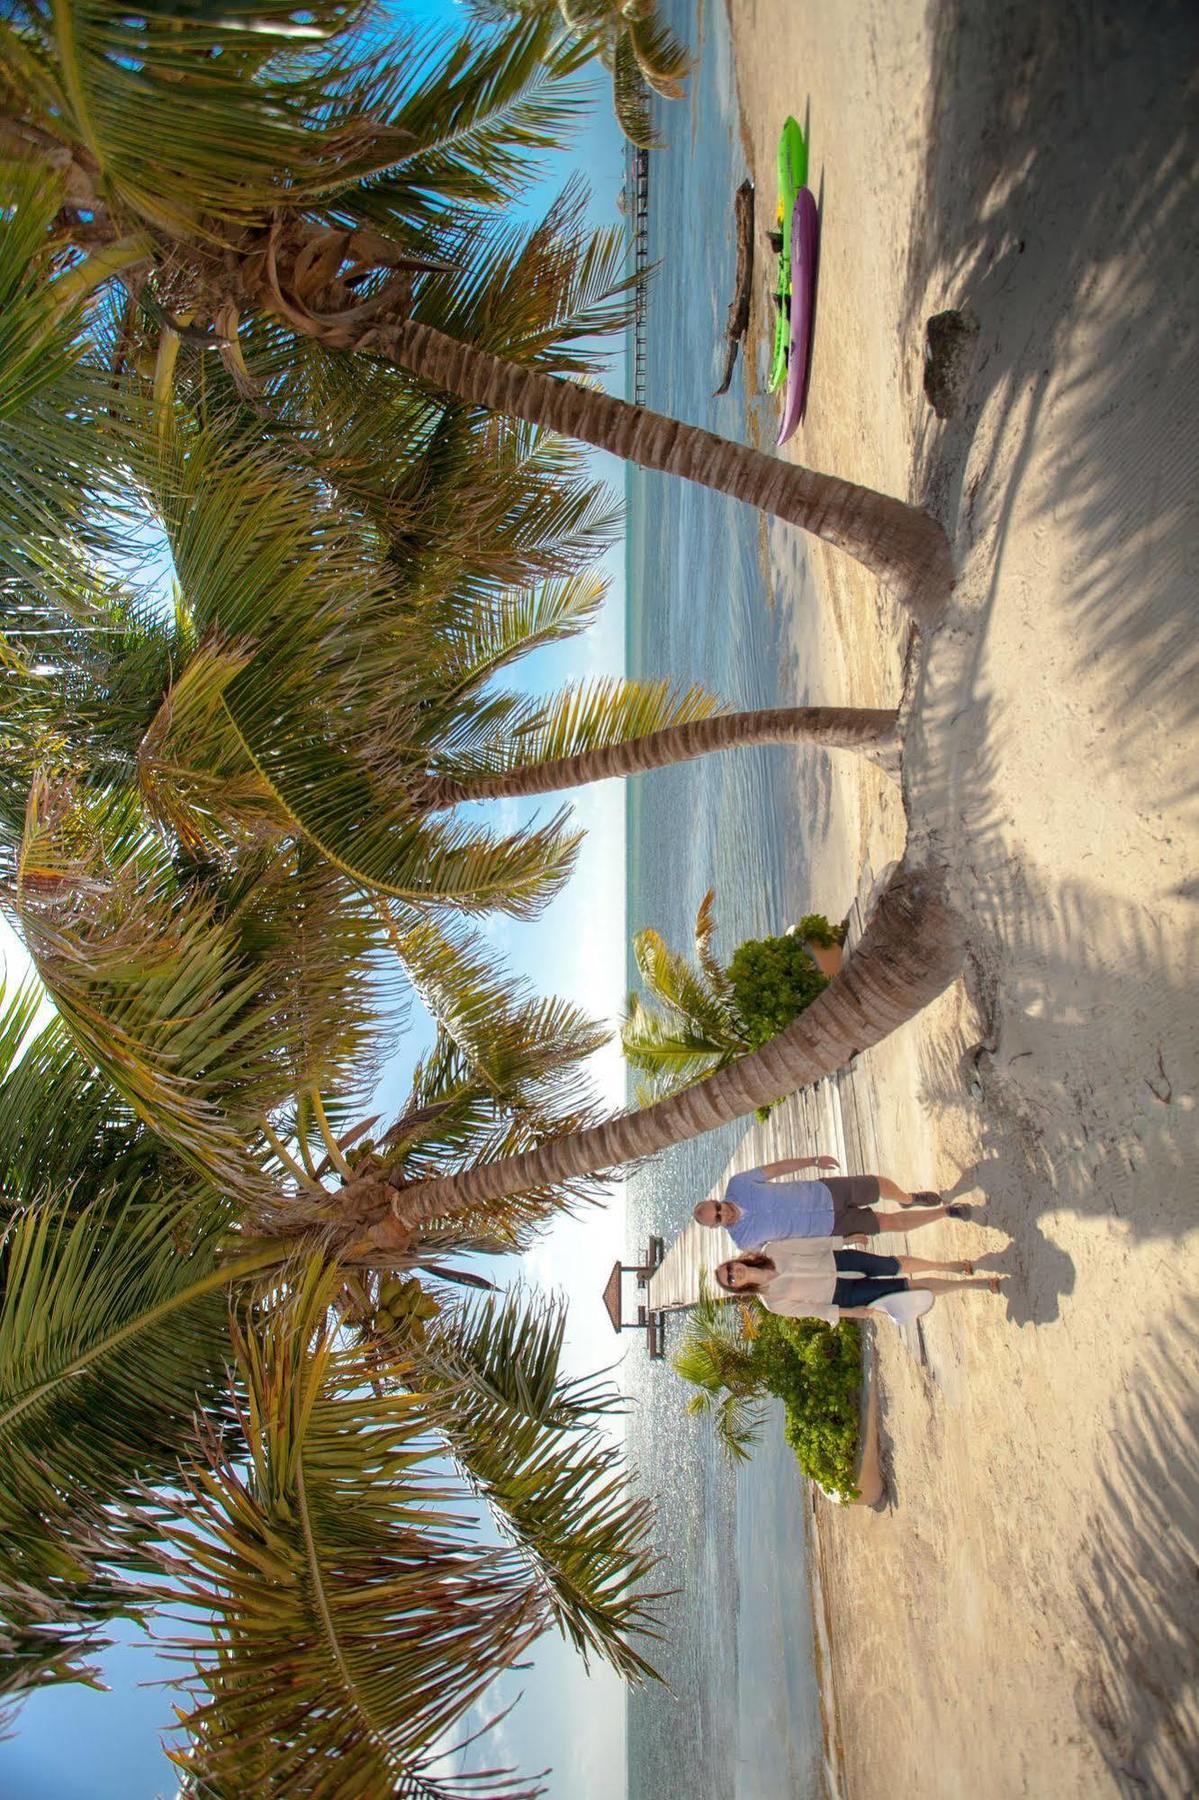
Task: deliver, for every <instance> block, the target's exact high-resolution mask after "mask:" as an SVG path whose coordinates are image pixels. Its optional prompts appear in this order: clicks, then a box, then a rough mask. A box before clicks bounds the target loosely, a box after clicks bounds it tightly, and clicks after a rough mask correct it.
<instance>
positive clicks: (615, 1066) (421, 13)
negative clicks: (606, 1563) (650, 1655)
mask: <svg viewBox="0 0 1199 1800" xmlns="http://www.w3.org/2000/svg"><path fill="white" fill-rule="evenodd" d="M394 10H395V13H396V14H397V16H399V17H403V18H404V20H405V22H408V21H409V20H413V21H415V22H417V23H420V22H428V23H430V24H448V25H451V26H455V27H456V26H459V25H461V24H462V23H463V21H464V12H463V9H461V8H460V7H458V6H456V5H455V4H453V0H406V3H405V4H403V5H400V6H396V7H395V8H394ZM594 86H595V105H594V108H593V111H592V116H591V118H590V119H589V120H588V122H587V123H586V124H585V126H584V127H583V128H582V130H581V132H580V134H579V136H578V138H577V140H576V142H575V144H574V145H573V146H572V147H571V148H570V149H569V150H568V151H565V152H563V153H561V154H560V155H558V156H555V157H554V158H553V159H551V166H549V167H548V168H547V172H546V179H545V181H544V183H543V186H542V188H541V189H540V190H539V191H538V193H537V194H535V195H534V196H533V197H532V198H531V201H530V210H532V211H541V210H543V208H544V205H545V204H546V203H548V200H549V198H550V197H551V196H552V195H553V194H554V193H555V192H556V191H557V190H558V189H559V188H560V187H561V186H562V185H563V183H564V182H565V180H566V179H567V177H568V176H569V175H570V174H572V173H573V172H574V171H576V170H578V169H581V170H582V171H583V172H584V173H585V174H586V176H587V177H588V179H589V181H590V183H591V185H592V189H593V196H594V201H593V216H594V218H595V221H596V222H597V223H612V222H614V221H615V219H616V217H617V214H616V196H617V193H618V191H619V188H620V183H621V176H622V148H621V140H620V137H619V134H618V132H617V130H616V127H615V124H614V122H613V120H612V116H611V109H610V105H609V100H608V90H607V78H606V76H604V75H603V73H602V71H599V72H598V73H597V79H596V82H595V84H594ZM622 378H623V361H622V358H621V357H620V355H619V354H617V353H616V352H615V351H614V357H613V367H612V372H611V378H610V380H611V385H618V384H619V383H620V381H621V380H622ZM603 461H604V459H597V462H599V463H600V464H601V466H600V468H599V471H598V472H599V473H600V474H601V476H602V477H603V478H604V479H606V480H607V481H609V482H610V483H611V485H613V486H614V487H616V488H617V490H618V491H620V490H622V488H623V472H622V471H621V469H620V468H619V466H617V465H615V464H609V465H607V466H602V464H603ZM608 572H609V575H610V578H611V582H612V587H611V590H610V595H609V600H608V603H607V605H606V607H605V609H604V612H603V614H602V615H601V617H600V619H599V620H598V621H597V623H596V625H595V626H594V627H593V628H592V629H591V631H590V632H588V633H587V634H586V636H585V637H584V638H580V639H576V640H574V642H573V643H571V644H569V645H559V646H555V647H553V648H551V649H549V650H546V651H543V652H541V653H539V654H538V655H537V656H536V657H535V658H530V659H529V661H528V663H526V664H525V665H522V668H521V671H520V680H521V683H522V685H524V686H527V687H530V688H534V689H535V688H538V687H547V688H548V687H551V686H554V685H556V684H557V683H559V682H561V681H563V680H565V679H567V678H568V677H577V676H580V675H595V674H605V673H619V672H620V671H621V670H622V668H623V662H624V596H623V550H621V549H618V550H617V551H616V552H614V553H613V555H612V556H611V557H610V559H609V570H608ZM577 812H578V817H579V822H580V823H581V824H582V825H584V826H585V828H586V830H587V839H586V842H585V844H584V846H583V849H582V852H581V855H580V858H579V864H578V868H577V871H576V873H575V875H574V877H573V879H572V881H571V882H570V883H569V885H568V886H567V888H566V889H565V890H564V892H563V893H562V894H561V895H560V896H559V898H558V899H557V900H556V901H555V902H554V903H553V905H552V906H551V907H550V908H549V909H548V910H547V912H546V913H545V914H543V916H542V917H541V918H540V919H539V920H538V921H537V922H535V923H534V924H531V925H521V924H517V923H513V922H512V921H509V920H498V921H495V922H493V923H492V924H490V925H489V927H488V931H489V935H490V936H491V938H492V940H493V941H494V942H495V943H496V944H497V947H499V948H501V949H502V950H503V952H504V954H505V956H506V957H507V959H508V960H509V962H510V964H511V966H512V967H513V968H515V969H517V970H522V971H524V972H525V973H527V974H528V975H529V976H530V977H531V979H532V980H533V981H534V982H535V984H536V985H537V987H538V988H539V989H541V990H542V991H550V992H555V993H559V994H562V995H563V996H566V997H568V998H571V999H573V1000H575V1001H577V1002H578V1003H579V1004H580V1005H582V1006H583V1007H585V1008H586V1009H587V1010H588V1011H589V1012H590V1013H591V1014H593V1015H595V1016H599V1017H603V1018H608V1019H615V1017H616V1016H617V1014H618V1012H619V1008H620V1005H621V1001H622V999H623V993H624V980H625V917H624V895H625V854H624V791H623V787H622V785H621V784H619V783H613V782H608V783H604V784H603V785H602V786H600V787H598V788H596V789H594V790H591V791H590V792H588V793H586V794H584V795H583V796H582V797H581V798H580V800H579V802H578V806H577ZM0 955H2V956H3V957H4V958H5V961H6V962H7V965H8V973H9V975H10V977H15V976H18V975H19V974H20V973H21V972H22V970H23V968H24V967H25V959H24V955H23V952H22V951H21V950H20V946H19V945H18V944H17V943H16V941H15V939H13V937H12V935H11V933H10V932H8V930H7V927H6V926H4V924H3V921H2V920H0ZM426 1036H427V1024H426V1023H425V1022H423V1021H422V1020H421V1019H420V1018H419V1017H416V1018H414V1020H413V1028H412V1031H411V1034H410V1035H409V1037H408V1038H407V1039H406V1041H405V1042H403V1043H402V1044H401V1045H400V1047H399V1049H398V1051H397V1055H396V1057H395V1059H394V1062H393V1065H392V1067H391V1069H389V1071H388V1080H387V1084H386V1090H385V1091H392V1092H394V1093H395V1094H396V1095H397V1096H398V1095H399V1094H400V1093H402V1091H403V1089H404V1087H405V1085H406V1078H407V1072H408V1070H409V1069H410V1068H411V1065H412V1062H413V1060H414V1058H415V1057H416V1056H417V1055H418V1054H419V1053H420V1049H421V1046H422V1044H423V1042H424V1041H425V1038H426ZM594 1074H595V1078H596V1081H597V1085H598V1086H599V1087H600V1089H601V1091H603V1092H604V1094H605V1095H606V1097H607V1098H608V1099H609V1100H610V1101H611V1102H613V1103H619V1102H621V1101H622V1100H623V1097H624V1072H623V1064H622V1063H621V1060H620V1057H619V1054H618V1052H617V1050H616V1048H615V1046H611V1047H609V1048H608V1049H607V1050H605V1051H601V1052H600V1053H599V1055H598V1056H597V1058H596V1059H595V1066H594ZM623 1241H624V1221H623V1202H622V1200H621V1198H620V1196H619V1194H618V1195H617V1197H616V1198H615V1200H614V1201H613V1203H612V1204H611V1205H609V1206H608V1207H607V1208H605V1209H604V1210H603V1211H598V1210H597V1211H595V1212H593V1213H591V1214H589V1215H588V1217H587V1218H586V1219H584V1220H580V1221H564V1222H563V1223H562V1224H561V1225H559V1226H558V1227H556V1228H555V1229H554V1230H553V1231H552V1232H551V1233H550V1234H549V1235H548V1237H547V1238H546V1239H545V1240H544V1241H543V1242H542V1243H541V1244H540V1245H539V1246H538V1247H537V1249H536V1250H535V1252H534V1253H533V1255H532V1256H531V1257H530V1258H529V1259H528V1261H527V1270H526V1272H527V1273H528V1275H529V1276H530V1278H532V1279H534V1280H536V1281H537V1282H538V1283H539V1284H541V1285H545V1286H553V1287H557V1288H559V1289H561V1290H562V1291H564V1292H565V1293H566V1295H567V1296H568V1298H569V1301H570V1323H569V1327H568V1338H567V1346H568V1349H567V1354H568V1359H569V1362H570V1365H571V1367H572V1368H574V1369H576V1370H579V1371H582V1370H588V1371H592V1370H595V1369H597V1368H600V1367H604V1366H608V1365H610V1364H611V1363H613V1362H614V1361H615V1359H616V1356H617V1354H618V1351H619V1340H617V1339H616V1338H614V1337H613V1334H612V1331H611V1327H610V1325H609V1323H608V1319H607V1316H606V1314H605V1313H604V1311H603V1308H602V1305H601V1303H600V1291H601V1288H602V1286H603V1282H604V1279H605V1277H606V1274H607V1271H608V1269H609V1268H610V1267H611V1265H612V1262H613V1261H614V1260H615V1258H616V1257H617V1256H618V1255H620V1254H621V1252H622V1249H623ZM625 1342H626V1343H627V1340H625ZM167 1673H168V1670H167V1668H166V1667H165V1666H164V1665H163V1663H162V1662H161V1661H159V1660H158V1659H156V1658H155V1657H154V1655H153V1654H152V1653H151V1652H149V1651H148V1649H147V1645H146V1640H145V1637H144V1634H143V1633H142V1632H140V1631H139V1630H137V1629H136V1628H133V1627H129V1628H127V1629H126V1630H124V1631H123V1632H122V1633H120V1641H119V1642H118V1643H117V1644H116V1645H115V1646H114V1649H113V1650H112V1652H111V1653H110V1654H109V1655H108V1656H107V1657H106V1658H105V1659H104V1662H103V1675H104V1679H105V1681H106V1682H107V1683H108V1685H109V1687H110V1690H111V1691H110V1692H108V1693H101V1694H97V1693H93V1692H90V1691H88V1690H86V1689H82V1688H79V1687H67V1688H62V1689H56V1690H50V1691H48V1692H46V1693H43V1694H40V1695H38V1696H36V1697H35V1698H34V1699H33V1700H32V1701H31V1702H30V1703H29V1704H28V1705H27V1706H26V1707H25V1709H24V1711H23V1712H22V1714H21V1717H20V1725H19V1730H18V1731H17V1733H16V1735H15V1736H13V1737H12V1738H10V1739H8V1740H4V1741H0V1800H82V1797H83V1796H86V1800H155V1797H156V1796H158V1795H162V1796H170V1795H171V1794H173V1792H174V1780H173V1776H172V1773H171V1770H170V1767H169V1765H168V1764H167V1762H166V1760H165V1758H164V1756H163V1754H162V1751H161V1748H160V1733H161V1730H162V1728H163V1726H164V1725H165V1724H166V1723H167V1722H168V1721H169V1717H170V1696H169V1694H167V1693H166V1692H164V1691H163V1689H162V1688H160V1687H156V1686H147V1685H141V1684H146V1683H155V1682H158V1681H161V1680H162V1679H163V1678H164V1677H165V1676H166V1675H167ZM518 1693H523V1700H522V1701H521V1704H520V1705H518V1706H517V1707H516V1709H515V1710H514V1711H513V1712H512V1713H510V1714H509V1716H508V1718H507V1719H506V1720H505V1721H504V1723H503V1725H502V1726H501V1727H500V1729H499V1731H498V1732H497V1733H495V1734H494V1737H493V1739H492V1740H488V1741H487V1742H486V1744H485V1745H480V1746H478V1747H477V1748H478V1751H479V1754H480V1759H481V1760H482V1761H484V1762H485V1763H486V1764H492V1765H494V1764H499V1763H515V1764H517V1765H519V1766H520V1767H521V1768H522V1769H524V1770H526V1771H530V1772H532V1771H537V1770H540V1769H543V1768H545V1767H546V1766H547V1765H552V1767H553V1770H554V1773H553V1775H552V1776H551V1777H550V1780H549V1789H550V1793H551V1794H553V1795H555V1796H557V1795H570V1796H571V1800H623V1797H624V1795H625V1789H626V1780H625V1754H624V1695H623V1689H622V1687H621V1685H620V1683H619V1681H618V1680H617V1679H616V1678H615V1677H614V1676H612V1675H611V1674H610V1673H608V1672H607V1671H598V1672H594V1673H593V1674H592V1675H590V1676H588V1674H587V1673H586V1671H585V1670H584V1669H583V1665H582V1663H581V1661H580V1659H579V1658H578V1657H577V1656H576V1655H575V1653H574V1652H573V1651H572V1650H571V1649H570V1648H569V1646H567V1645H565V1644H564V1643H563V1642H562V1641H561V1640H559V1639H557V1638H547V1639H544V1640H542V1643H541V1644H540V1645H539V1646H538V1648H537V1651H536V1653H535V1654H534V1656H533V1658H532V1660H531V1666H530V1667H529V1668H528V1669H526V1670H523V1671H521V1672H519V1673H518V1674H513V1675H511V1676H507V1677H504V1678H503V1679H502V1680H501V1682H499V1683H497V1684H496V1688H495V1689H494V1690H493V1691H492V1692H491V1693H490V1694H489V1695H488V1696H487V1698H486V1703H485V1705H483V1706H482V1707H480V1708H479V1709H476V1713H475V1714H474V1715H473V1716H472V1718H471V1719H470V1720H468V1721H467V1722H466V1728H465V1729H464V1732H463V1733H462V1735H466V1734H467V1732H468V1731H469V1730H470V1729H474V1728H475V1727H476V1726H477V1725H479V1724H481V1723H482V1722H483V1720H484V1718H485V1717H490V1716H492V1714H493V1713H495V1712H497V1711H499V1710H501V1709H502V1708H503V1707H504V1706H506V1705H507V1704H508V1702H509V1701H510V1700H511V1699H512V1698H514V1697H515V1696H516V1695H517V1694H518Z"/></svg>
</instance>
